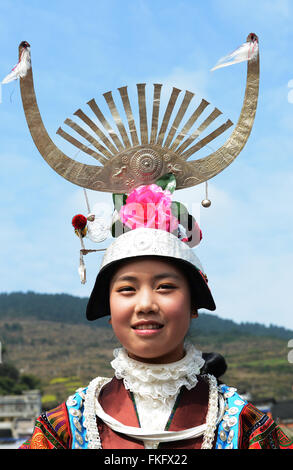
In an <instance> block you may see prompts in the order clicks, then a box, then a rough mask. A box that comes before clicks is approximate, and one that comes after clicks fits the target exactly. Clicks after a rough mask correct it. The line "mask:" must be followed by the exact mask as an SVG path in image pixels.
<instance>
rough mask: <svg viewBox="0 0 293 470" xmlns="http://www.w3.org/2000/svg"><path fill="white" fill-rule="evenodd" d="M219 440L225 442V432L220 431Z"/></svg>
mask: <svg viewBox="0 0 293 470" xmlns="http://www.w3.org/2000/svg"><path fill="white" fill-rule="evenodd" d="M220 439H221V441H223V442H225V441H226V440H227V434H226V433H225V431H220Z"/></svg>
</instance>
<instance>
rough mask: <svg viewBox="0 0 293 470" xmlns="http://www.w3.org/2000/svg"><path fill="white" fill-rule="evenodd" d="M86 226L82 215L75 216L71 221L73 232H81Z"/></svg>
mask: <svg viewBox="0 0 293 470" xmlns="http://www.w3.org/2000/svg"><path fill="white" fill-rule="evenodd" d="M86 224H87V218H86V217H85V216H84V215H82V214H77V215H75V216H74V217H73V219H72V225H73V227H74V228H75V230H82V229H84V227H85V226H86Z"/></svg>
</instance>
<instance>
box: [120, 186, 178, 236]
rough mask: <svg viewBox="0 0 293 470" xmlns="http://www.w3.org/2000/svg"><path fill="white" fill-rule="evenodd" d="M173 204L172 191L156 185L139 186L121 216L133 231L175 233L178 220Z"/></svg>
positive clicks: (128, 198) (128, 199)
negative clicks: (139, 229)
mask: <svg viewBox="0 0 293 470" xmlns="http://www.w3.org/2000/svg"><path fill="white" fill-rule="evenodd" d="M171 203H172V199H171V193H170V191H168V190H165V191H164V190H163V189H162V188H161V187H160V186H158V185H156V184H150V185H146V186H139V187H138V188H135V189H134V190H133V191H132V192H131V193H130V194H129V196H128V197H127V199H126V204H125V205H124V206H122V207H121V209H120V212H119V215H120V218H121V221H122V222H123V224H125V225H127V226H128V227H130V228H131V229H135V228H139V227H148V228H157V229H161V230H166V231H168V232H173V231H174V230H175V229H177V227H178V220H177V219H176V218H175V217H174V216H173V215H172V211H171Z"/></svg>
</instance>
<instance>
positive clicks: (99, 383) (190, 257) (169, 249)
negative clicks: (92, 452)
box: [18, 34, 293, 449]
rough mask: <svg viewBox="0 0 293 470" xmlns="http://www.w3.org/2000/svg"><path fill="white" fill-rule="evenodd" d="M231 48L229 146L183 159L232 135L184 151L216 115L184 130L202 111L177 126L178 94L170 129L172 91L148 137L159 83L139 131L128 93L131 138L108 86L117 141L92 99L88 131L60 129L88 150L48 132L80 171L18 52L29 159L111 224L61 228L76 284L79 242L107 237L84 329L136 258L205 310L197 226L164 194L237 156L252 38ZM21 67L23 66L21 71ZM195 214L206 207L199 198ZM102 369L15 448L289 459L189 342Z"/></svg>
mask: <svg viewBox="0 0 293 470" xmlns="http://www.w3.org/2000/svg"><path fill="white" fill-rule="evenodd" d="M240 49H241V50H240V52H238V53H237V51H236V52H235V53H233V54H232V55H231V56H229V57H228V58H225V60H223V61H221V63H220V65H219V66H217V67H216V68H218V67H222V66H224V65H228V63H227V60H228V61H230V62H231V61H232V62H239V61H241V60H247V62H248V72H247V85H246V91H245V97H244V103H243V107H242V110H241V114H240V117H239V121H238V123H237V125H236V126H235V129H234V131H233V132H232V134H231V136H230V137H229V138H228V139H227V141H226V142H225V143H224V144H223V145H222V147H220V148H219V149H218V150H217V151H215V152H213V153H212V154H210V155H209V156H207V157H205V158H202V159H199V160H190V161H187V160H188V159H189V158H190V156H191V155H193V154H194V153H195V152H197V151H198V150H200V149H201V148H203V147H204V146H205V145H207V144H208V143H209V142H211V141H212V140H213V139H214V138H216V137H217V136H219V135H220V134H221V133H223V132H224V131H226V130H227V129H228V128H229V127H230V126H231V125H232V122H231V121H230V120H227V121H226V122H225V123H224V124H222V125H220V126H219V127H218V128H217V129H216V130H214V131H213V132H211V133H210V134H209V135H207V136H206V137H204V138H202V139H201V140H199V141H198V142H197V143H196V144H194V141H195V140H196V139H197V138H198V137H199V136H200V135H201V133H202V132H203V131H204V130H205V129H206V128H207V127H208V126H209V125H210V124H211V123H212V122H213V121H214V120H215V119H216V118H217V117H218V116H219V115H220V114H221V112H220V111H219V110H218V109H217V108H215V109H214V110H213V111H212V112H211V113H210V114H209V115H208V116H207V117H206V118H205V120H204V121H203V122H202V123H201V125H200V126H199V127H198V128H197V129H195V130H193V129H192V127H193V125H194V123H195V122H196V120H197V119H198V118H199V116H200V115H201V114H202V113H203V112H204V110H205V109H206V107H207V106H208V104H209V103H208V102H207V101H206V100H202V101H201V103H200V104H199V105H198V106H197V107H196V109H195V110H194V111H193V112H192V114H191V115H190V117H189V118H188V119H187V120H186V122H185V124H184V125H183V127H180V126H181V121H182V120H183V118H184V115H185V113H186V111H187V109H188V107H189V105H190V102H191V100H192V98H193V93H191V92H189V91H186V92H185V95H184V97H183V100H182V101H181V104H179V107H178V111H177V112H176V115H175V117H174V119H173V120H172V121H171V116H172V113H173V112H174V108H175V105H176V102H177V100H178V97H179V95H180V92H181V91H180V90H179V89H177V88H173V90H172V92H171V96H170V99H169V102H168V104H167V107H166V109H165V112H164V116H163V120H162V122H161V125H160V127H159V110H160V96H161V88H162V85H160V84H155V85H154V97H153V106H152V124H151V131H150V133H149V127H148V116H147V106H146V87H145V84H139V85H137V92H138V108H139V109H138V115H139V129H140V138H139V133H138V131H137V127H136V123H135V119H134V114H133V112H132V107H131V104H130V99H129V96H128V92H127V87H122V88H119V93H120V97H121V100H122V105H123V109H124V111H125V114H126V118H127V124H126V126H127V125H128V131H127V130H126V127H125V125H124V123H123V119H122V118H121V115H120V113H119V111H118V108H117V106H116V104H115V101H114V99H113V96H112V93H111V92H108V93H105V94H104V97H105V100H106V103H107V105H108V108H109V110H110V113H111V115H112V118H113V120H114V122H115V124H116V127H117V130H118V132H117V131H115V130H114V129H113V127H112V126H111V124H110V123H109V121H108V120H107V119H106V118H105V116H104V114H103V112H102V111H101V109H100V107H99V106H98V105H97V103H96V101H95V100H94V99H93V100H91V101H89V102H88V105H89V107H90V108H91V111H92V112H93V114H94V116H95V117H94V119H91V118H90V117H88V116H87V115H86V114H85V113H84V112H83V111H82V110H80V109H79V110H77V111H76V112H75V113H74V114H75V115H76V116H78V117H79V119H80V120H82V121H83V123H84V124H86V126H87V129H85V128H82V127H81V126H80V125H79V124H77V123H75V122H74V121H72V120H71V119H67V120H66V121H65V123H66V124H67V125H68V126H69V127H70V128H71V129H73V130H74V131H75V132H76V133H78V134H79V135H81V136H82V137H83V138H84V139H85V140H86V141H87V142H89V144H90V145H89V146H88V145H86V144H84V143H81V142H79V141H78V140H77V139H76V138H75V137H72V136H71V135H69V134H68V133H67V132H65V131H64V130H63V129H61V128H59V129H58V131H57V133H58V134H59V135H60V136H61V137H63V138H65V139H66V140H67V141H69V142H71V143H72V144H73V145H75V146H76V147H77V148H79V150H82V151H84V152H85V153H87V154H89V155H91V156H92V157H94V158H95V159H96V160H98V161H99V162H100V164H101V165H99V166H91V165H85V164H82V163H79V162H76V161H74V160H73V159H71V158H69V157H67V156H66V155H65V154H64V153H63V152H61V151H60V150H59V149H58V148H57V147H56V146H55V144H54V143H53V142H52V140H51V139H50V137H49V136H48V134H47V131H46V129H45V127H44V125H43V122H42V120H41V117H40V113H39V110H38V106H37V102H36V97H35V92H34V87H33V77H32V69H31V62H30V46H29V44H28V43H27V42H23V43H21V45H20V49H19V61H20V62H19V63H20V66H19V69H20V70H21V73H18V76H19V78H20V86H21V94H22V100H23V107H24V111H25V115H26V119H27V123H28V126H29V129H30V132H31V134H32V137H33V139H34V141H35V144H36V146H37V148H38V149H39V151H40V153H41V154H42V156H43V157H44V158H45V159H46V161H47V162H48V163H49V164H50V166H51V167H52V168H53V169H54V170H55V171H56V172H57V173H59V174H60V175H61V176H63V177H64V178H66V179H68V180H69V181H71V182H72V183H74V184H77V185H79V186H82V187H83V188H88V189H93V190H98V191H108V192H111V193H113V202H114V208H115V210H114V213H113V217H112V219H111V224H110V226H107V224H105V223H103V222H102V221H101V220H99V219H98V218H97V217H96V216H95V214H93V213H91V212H90V208H89V205H88V212H89V214H88V215H87V217H86V216H83V215H81V214H78V215H77V216H75V217H74V218H73V221H72V223H73V226H74V229H75V233H76V234H77V235H78V237H79V238H80V241H81V245H82V249H81V250H80V267H79V272H80V276H81V281H82V282H83V283H84V282H86V275H85V265H84V259H83V257H84V255H86V254H88V253H89V252H91V251H97V250H87V249H86V248H85V245H84V239H85V237H87V236H88V237H89V238H90V239H92V240H94V241H102V240H104V239H105V238H106V236H107V233H109V231H110V232H111V233H112V235H113V237H115V238H116V239H115V240H114V242H113V243H112V244H111V245H110V246H109V247H108V248H107V250H106V253H105V255H104V258H103V261H102V266H101V269H100V271H99V274H98V276H97V279H96V283H95V286H94V289H93V291H92V294H91V296H90V299H89V302H88V306H87V312H86V315H87V318H88V320H95V319H97V318H99V317H102V316H104V315H108V314H109V313H110V308H109V282H110V279H111V276H112V274H113V269H115V268H117V266H118V265H119V263H121V262H123V261H124V260H126V259H137V258H138V257H141V256H143V257H145V256H158V257H160V258H162V259H165V260H171V262H173V263H174V264H175V265H178V266H179V265H180V267H181V268H183V269H184V272H185V273H186V276H187V278H188V282H189V286H190V292H191V294H192V295H191V297H192V305H193V307H194V308H195V309H196V310H197V309H199V308H206V309H209V310H215V303H214V299H213V297H212V294H211V291H210V289H209V286H208V280H207V277H206V274H205V272H204V269H203V267H202V265H201V263H200V261H199V259H198V257H197V256H196V255H195V253H194V251H193V247H195V246H196V245H198V244H199V242H200V240H201V238H202V234H201V231H200V228H199V226H198V224H197V222H196V220H195V219H194V218H193V216H192V215H191V214H189V213H188V210H187V208H186V207H185V206H183V204H181V203H180V202H178V201H172V194H173V192H174V190H175V189H181V188H186V187H190V186H193V185H196V184H199V183H202V182H207V180H208V179H210V178H212V177H213V176H215V175H216V174H218V173H219V172H220V171H222V170H223V169H224V168H226V167H227V166H228V165H229V164H230V163H231V162H232V161H233V160H234V159H235V158H236V157H237V155H238V154H239V153H240V151H241V150H242V148H243V147H244V145H245V143H246V141H247V139H248V137H249V134H250V131H251V128H252V125H253V121H254V116H255V112H256V106H257V98H258V84H259V52H258V38H257V37H256V36H255V35H254V34H250V35H249V36H248V38H247V41H246V43H245V44H244V45H243V46H242V47H241V48H240ZM24 51H25V53H24ZM23 61H25V67H24V66H22V62H23ZM225 61H226V62H225ZM97 122H99V125H98V124H97ZM101 128H103V129H104V130H102V129H101ZM90 131H92V132H93V133H94V135H93V134H90ZM149 134H150V135H149ZM93 147H94V148H93ZM87 202H88V201H87ZM202 205H203V206H204V207H208V206H209V205H210V201H209V199H208V197H207V194H206V198H205V199H204V200H203V201H202ZM111 365H112V367H113V369H114V371H115V373H114V377H113V378H104V377H97V378H95V379H94V380H93V381H91V382H90V384H89V385H88V386H87V387H85V388H81V389H78V390H77V391H76V393H75V394H74V395H72V396H70V397H69V398H68V399H67V401H66V402H64V403H62V404H61V405H60V406H58V407H57V408H55V409H53V410H50V411H46V412H44V413H42V414H41V416H40V417H39V418H38V419H37V421H36V425H35V429H34V433H33V436H32V437H31V439H29V440H28V441H27V442H26V443H24V444H23V445H22V446H21V448H22V449H27V448H30V449H72V448H73V449H157V448H159V449H199V448H202V449H212V448H216V449H237V448H241V449H247V448H250V449H252V448H257V449H268V448H291V449H293V443H292V441H290V440H289V439H288V438H287V437H286V436H285V435H284V433H283V432H282V430H281V429H280V428H279V426H278V425H277V424H276V423H275V422H274V421H273V420H272V419H271V418H269V417H268V416H267V415H266V414H265V413H262V412H261V411H259V410H257V409H256V408H255V407H253V406H252V405H251V404H250V403H248V402H247V401H246V400H245V399H244V398H243V397H241V396H240V395H238V394H237V390H236V389H235V388H233V387H229V386H227V385H225V384H222V383H219V382H218V380H217V378H216V377H215V376H213V375H211V374H209V373H204V374H203V373H202V371H203V370H204V367H205V360H204V359H203V356H202V353H201V352H200V351H197V350H196V349H195V347H194V346H193V345H192V344H190V343H188V342H186V343H185V355H184V357H183V358H182V359H181V360H179V361H177V362H173V363H169V364H149V363H145V362H139V361H137V360H134V359H131V358H130V357H129V356H128V354H127V351H126V350H125V349H124V348H120V349H117V350H115V351H114V360H113V361H112V363H111ZM205 372H207V371H205Z"/></svg>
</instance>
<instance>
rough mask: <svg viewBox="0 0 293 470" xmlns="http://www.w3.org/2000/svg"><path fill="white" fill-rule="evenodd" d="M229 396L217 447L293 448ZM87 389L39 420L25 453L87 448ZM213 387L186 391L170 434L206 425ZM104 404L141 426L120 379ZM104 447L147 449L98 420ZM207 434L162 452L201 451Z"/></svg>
mask: <svg viewBox="0 0 293 470" xmlns="http://www.w3.org/2000/svg"><path fill="white" fill-rule="evenodd" d="M220 389H221V393H222V394H223V396H224V398H225V410H226V411H225V414H224V416H223V419H222V421H221V422H220V423H219V425H218V427H217V430H216V433H215V440H214V444H213V447H214V448H217V449H225V448H226V449H232V448H234V449H236V448H238V449H272V448H273V449H293V441H291V440H290V439H289V438H288V437H287V436H286V435H285V434H284V432H283V431H282V430H281V428H280V427H279V426H278V425H277V424H276V423H275V422H274V421H273V420H272V419H271V418H269V417H268V416H267V415H266V414H265V413H263V412H261V411H260V410H258V409H257V408H255V407H254V406H253V405H252V404H250V403H248V402H246V401H245V400H243V399H242V398H241V397H240V396H239V395H238V394H237V393H236V389H234V388H231V387H227V386H226V385H221V386H220ZM86 390H87V388H84V389H79V390H78V391H77V392H76V393H75V395H74V396H72V397H69V399H68V400H67V402H64V403H62V404H61V405H60V406H58V407H57V408H54V409H52V410H50V411H47V412H44V413H42V414H41V415H40V416H39V418H38V419H37V420H36V423H35V428H34V432H33V435H32V437H31V438H30V439H29V440H28V441H27V442H25V443H23V444H22V445H21V447H20V449H86V448H88V441H87V436H86V429H85V426H84V416H83V410H84V406H83V403H84V398H85V394H86ZM208 395H209V393H208V385H207V383H206V382H205V381H204V380H203V379H202V378H200V377H199V381H198V384H197V386H196V387H195V388H193V389H191V390H187V389H186V388H185V387H182V389H181V391H180V393H179V395H178V397H177V400H176V402H175V405H174V407H173V410H172V413H171V415H170V417H169V420H168V423H167V425H166V428H165V430H169V431H179V430H183V429H187V428H191V427H195V426H198V425H200V424H203V423H204V422H205V420H206V414H207V408H208ZM99 402H100V403H101V405H102V407H103V409H104V411H105V412H106V413H107V414H109V415H110V416H113V417H114V418H115V419H117V420H118V421H120V422H121V423H123V424H125V425H127V426H134V427H139V426H140V424H139V417H138V414H137V411H136V407H135V400H134V398H133V395H132V393H131V392H129V391H128V390H126V389H125V387H124V384H123V381H122V380H118V379H116V378H115V377H114V378H113V379H112V380H111V381H110V382H108V383H107V384H106V385H105V386H104V387H103V388H102V390H101V392H100V395H99ZM96 422H97V427H98V430H99V435H100V440H101V446H102V448H103V449H143V448H144V445H143V442H142V441H139V440H136V439H133V438H130V437H127V436H125V435H123V434H120V433H117V432H115V431H113V430H112V429H110V428H109V427H108V426H107V425H106V424H105V423H104V422H103V421H102V420H101V419H100V418H98V417H97V418H96ZM202 439H203V438H202V436H201V437H197V438H193V439H186V440H181V441H176V442H168V443H161V444H160V445H159V449H199V448H200V447H201V444H202Z"/></svg>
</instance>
